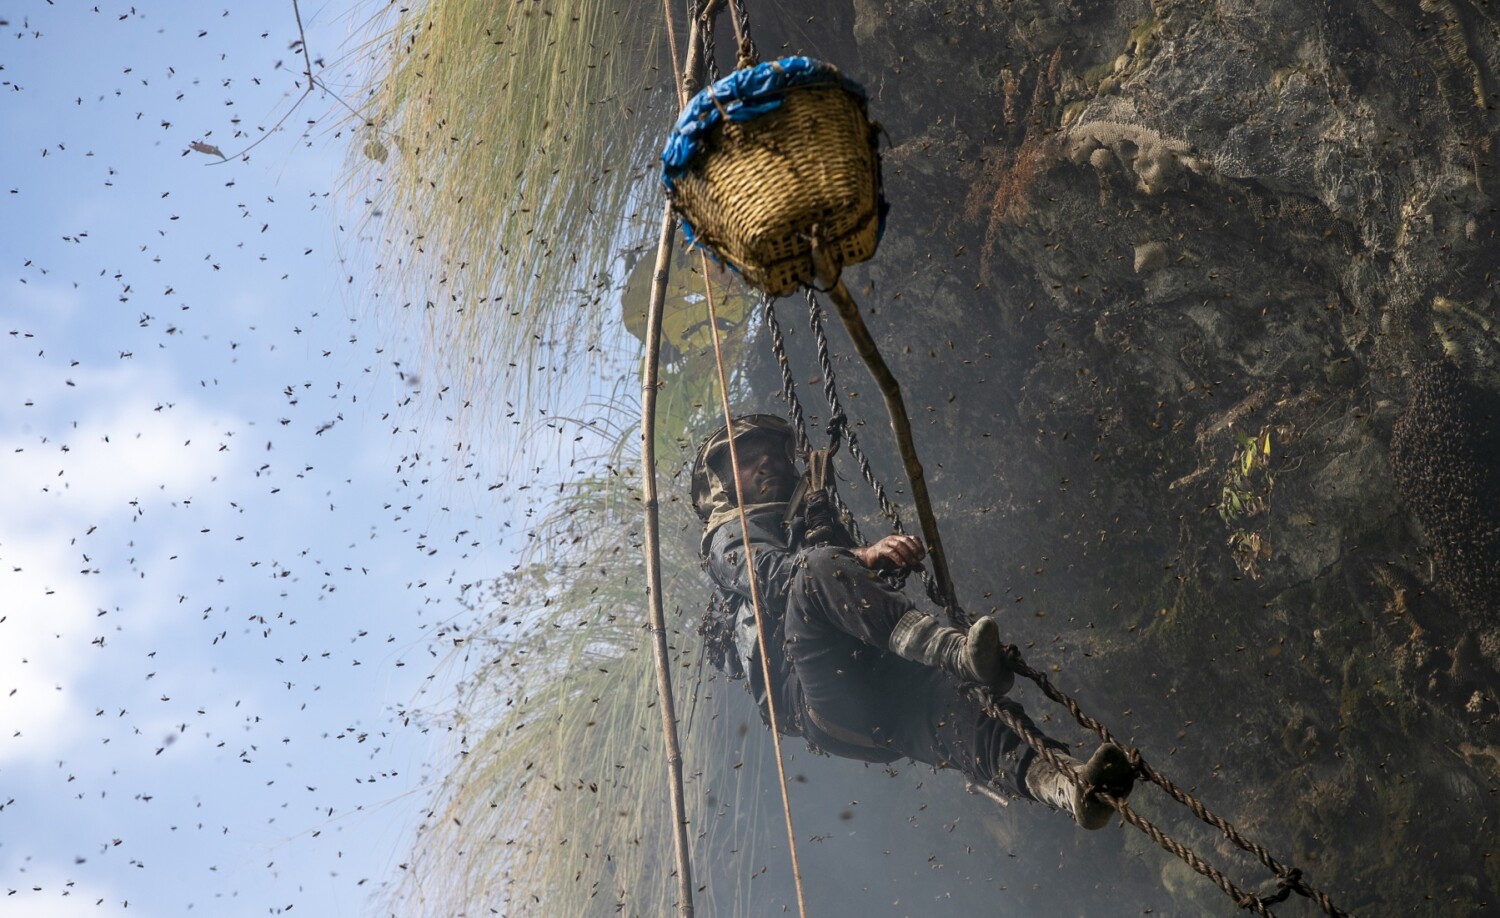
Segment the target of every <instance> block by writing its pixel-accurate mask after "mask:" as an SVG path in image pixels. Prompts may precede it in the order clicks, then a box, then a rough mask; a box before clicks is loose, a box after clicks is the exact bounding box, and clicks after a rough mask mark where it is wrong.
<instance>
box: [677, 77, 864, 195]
mask: <svg viewBox="0 0 1500 918" xmlns="http://www.w3.org/2000/svg"><path fill="white" fill-rule="evenodd" d="M807 86H839V87H842V88H843V89H845V90H846V91H848V92H850V93H852V94H853V95H854V96H855V97H857V98H858V99H859V102H860V104H861V105H863V104H865V102H866V96H865V90H864V87H863V86H860V85H859V84H858V83H856V82H854V81H853V80H851V79H849V78H848V77H846V76H844V75H843V74H842V73H840V72H839V69H838V68H837V67H835V66H833V65H832V64H829V63H825V62H823V61H819V60H814V59H813V58H810V57H783V58H781V59H780V60H775V61H767V62H765V63H762V64H756V65H755V66H753V67H746V68H745V69H743V70H736V71H735V72H733V73H731V74H730V75H729V76H726V77H724V78H722V79H720V80H718V81H717V82H715V83H714V84H713V85H712V86H708V87H705V88H704V89H703V90H702V91H700V92H699V93H698V94H697V95H696V96H694V97H693V99H692V101H691V102H689V103H688V104H687V108H684V109H683V110H682V114H681V115H678V116H677V124H676V125H674V126H673V128H672V133H671V135H670V136H669V137H667V147H666V149H665V150H663V151H662V154H661V182H662V184H663V185H665V186H666V188H667V191H668V192H670V191H671V190H672V180H673V179H675V178H676V177H677V176H679V175H681V174H682V173H683V172H685V171H687V168H688V165H689V164H690V163H691V162H692V160H693V157H694V156H696V155H697V153H698V148H699V146H700V145H701V143H702V141H703V139H704V138H706V137H707V136H708V132H709V130H711V129H712V128H713V126H714V125H716V124H718V123H719V122H720V121H721V120H723V119H724V118H725V117H728V118H729V120H730V121H734V122H741V121H753V120H754V119H756V118H759V117H760V116H761V115H764V114H766V113H767V112H771V111H775V110H776V109H777V108H779V107H780V106H781V99H782V96H783V95H785V94H786V91H787V90H788V89H792V88H797V87H807Z"/></svg>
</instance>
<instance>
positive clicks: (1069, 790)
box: [1026, 743, 1135, 829]
mask: <svg viewBox="0 0 1500 918" xmlns="http://www.w3.org/2000/svg"><path fill="white" fill-rule="evenodd" d="M1059 755H1061V757H1062V759H1063V761H1065V762H1067V763H1068V764H1070V765H1072V766H1073V767H1074V768H1076V769H1078V776H1079V777H1080V778H1082V779H1083V782H1084V783H1085V784H1088V785H1090V786H1092V787H1093V788H1095V789H1096V790H1101V791H1104V792H1105V793H1107V794H1109V795H1110V796H1111V797H1115V798H1117V799H1121V800H1123V799H1124V798H1126V797H1128V796H1130V789H1131V788H1132V787H1134V786H1135V769H1133V768H1131V767H1130V759H1128V758H1126V756H1125V750H1123V749H1121V748H1120V747H1119V746H1116V745H1115V744H1114V743H1104V744H1103V745H1101V746H1100V747H1099V748H1098V749H1096V750H1094V754H1093V755H1092V756H1091V757H1090V758H1089V760H1088V762H1087V763H1084V762H1080V761H1078V760H1077V759H1075V758H1073V757H1072V756H1070V755H1067V754H1065V753H1059ZM1026 790H1027V791H1028V792H1029V793H1030V794H1031V796H1033V797H1035V798H1036V799H1037V800H1040V801H1041V802H1043V803H1045V804H1048V805H1049V806H1054V807H1057V808H1058V809H1061V810H1066V811H1067V812H1068V814H1069V815H1070V816H1072V817H1073V821H1074V822H1077V823H1078V824H1079V825H1080V826H1082V827H1083V828H1085V829H1102V828H1104V827H1105V826H1107V825H1109V820H1110V817H1111V816H1113V815H1114V813H1115V810H1114V808H1113V807H1111V806H1110V805H1109V804H1107V803H1105V802H1104V801H1102V800H1100V799H1098V798H1097V797H1095V796H1093V795H1092V794H1090V795H1088V796H1085V795H1084V793H1083V789H1082V788H1080V787H1078V786H1077V785H1075V784H1074V783H1073V782H1072V781H1071V780H1070V779H1069V778H1068V776H1067V775H1065V774H1063V773H1062V772H1060V771H1058V770H1057V769H1056V768H1053V767H1052V766H1051V765H1049V764H1047V761H1046V760H1045V759H1043V758H1042V757H1041V756H1037V757H1036V758H1033V759H1032V760H1031V767H1030V768H1028V769H1027V770H1026Z"/></svg>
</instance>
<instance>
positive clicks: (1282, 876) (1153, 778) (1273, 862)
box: [1001, 644, 1349, 918]
mask: <svg viewBox="0 0 1500 918" xmlns="http://www.w3.org/2000/svg"><path fill="white" fill-rule="evenodd" d="M1005 655H1006V660H1005V666H1006V668H1008V669H1009V670H1010V671H1011V672H1014V673H1016V674H1018V675H1021V676H1025V677H1026V678H1027V679H1030V680H1031V681H1032V682H1034V683H1035V684H1036V686H1037V687H1038V688H1040V689H1041V690H1042V693H1043V694H1045V695H1046V696H1047V697H1048V698H1050V699H1052V700H1053V701H1054V702H1056V703H1057V704H1059V705H1062V706H1063V707H1064V708H1066V709H1067V711H1068V713H1069V714H1072V715H1073V719H1074V720H1076V721H1077V722H1078V724H1079V725H1080V726H1082V727H1083V728H1084V729H1087V730H1091V731H1093V733H1094V734H1095V735H1097V736H1098V737H1099V739H1100V740H1101V741H1103V742H1106V743H1114V744H1115V745H1117V746H1119V747H1120V748H1122V749H1124V750H1125V751H1126V754H1127V755H1129V757H1130V761H1131V765H1132V766H1133V767H1134V768H1135V771H1136V773H1137V774H1139V775H1140V776H1141V777H1143V778H1145V779H1146V780H1147V781H1150V782H1151V783H1152V784H1155V785H1156V786H1157V787H1160V788H1161V789H1162V790H1164V791H1166V792H1167V795H1168V796H1170V797H1171V798H1172V799H1173V800H1176V801H1177V802H1178V803H1181V804H1182V805H1183V806H1185V807H1187V808H1188V810H1189V811H1190V812H1192V814H1193V815H1194V816H1196V817H1198V819H1200V820H1201V821H1202V822H1204V823H1205V824H1207V825H1210V826H1213V827H1214V828H1215V829H1218V830H1219V832H1220V833H1221V834H1222V835H1223V836H1224V837H1225V838H1227V839H1229V841H1230V842H1231V843H1232V844H1233V845H1234V846H1235V847H1237V848H1239V849H1240V850H1242V851H1245V852H1248V853H1249V854H1251V855H1253V856H1254V857H1255V858H1256V860H1258V861H1260V863H1261V864H1262V865H1263V866H1264V867H1265V868H1266V869H1267V870H1269V871H1270V872H1271V874H1272V875H1273V876H1275V877H1276V880H1277V883H1278V885H1280V886H1281V887H1282V889H1283V891H1282V893H1281V894H1280V898H1276V899H1273V900H1268V901H1278V902H1279V901H1281V899H1285V898H1286V896H1287V894H1288V893H1290V892H1295V893H1297V894H1298V895H1301V896H1305V897H1307V898H1309V899H1311V900H1313V901H1314V902H1316V903H1317V904H1318V907H1319V908H1321V909H1322V910H1323V911H1324V912H1325V913H1326V914H1328V915H1330V916H1333V918H1348V915H1349V913H1348V912H1346V911H1344V910H1343V909H1340V908H1339V907H1338V906H1337V905H1335V904H1334V902H1333V899H1332V898H1330V897H1329V895H1328V894H1327V893H1325V892H1323V891H1322V890H1320V889H1318V888H1317V887H1315V886H1313V885H1312V884H1310V883H1307V882H1305V881H1304V880H1303V879H1302V871H1301V869H1300V868H1296V867H1287V866H1286V865H1285V864H1283V863H1281V862H1280V861H1279V860H1277V859H1276V858H1275V857H1274V856H1273V855H1272V854H1271V852H1270V851H1268V850H1267V849H1266V848H1265V846H1264V845H1260V844H1257V843H1255V842H1253V841H1250V840H1249V839H1247V838H1246V837H1245V836H1244V835H1242V834H1241V833H1240V831H1239V829H1238V828H1236V827H1235V825H1234V824H1233V823H1231V822H1229V820H1227V819H1225V818H1223V817H1222V816H1219V815H1218V814H1216V813H1214V812H1213V811H1212V810H1210V809H1209V808H1208V807H1206V806H1204V804H1203V801H1201V800H1199V799H1198V798H1197V797H1195V796H1193V795H1192V794H1190V793H1188V792H1187V791H1185V790H1183V789H1182V788H1181V787H1178V786H1177V784H1176V783H1175V782H1173V781H1172V780H1171V779H1170V778H1168V777H1167V776H1166V775H1163V774H1162V773H1161V772H1159V771H1157V770H1156V769H1155V768H1153V767H1151V765H1150V763H1148V762H1147V761H1146V759H1145V757H1144V756H1142V755H1141V753H1140V750H1138V749H1135V748H1133V747H1131V746H1127V745H1126V744H1124V743H1121V742H1120V741H1119V740H1117V739H1115V737H1114V736H1113V735H1112V734H1111V733H1110V731H1109V728H1108V727H1106V726H1105V725H1104V724H1102V723H1100V722H1099V721H1098V720H1095V719H1094V718H1092V717H1090V716H1089V715H1088V714H1086V713H1084V711H1083V708H1082V707H1080V706H1079V704H1078V701H1077V700H1076V699H1074V698H1073V697H1072V696H1070V695H1068V694H1067V693H1066V692H1063V691H1062V690H1061V689H1059V688H1057V687H1056V686H1055V685H1053V684H1052V680H1051V679H1048V678H1047V675H1046V673H1043V672H1041V671H1040V670H1037V669H1034V668H1033V667H1031V666H1030V665H1029V664H1027V662H1026V661H1025V660H1024V659H1023V658H1022V657H1021V651H1020V649H1019V648H1017V647H1016V646H1015V645H1014V644H1012V645H1009V646H1007V647H1006V649H1005ZM1001 719H1002V720H1005V722H1006V726H1011V724H1010V722H1009V720H1006V719H1005V718H1001ZM1012 729H1015V728H1014V727H1012ZM1016 733H1017V735H1021V736H1022V738H1023V739H1026V737H1025V736H1024V735H1023V734H1022V733H1021V731H1019V730H1017V731H1016ZM1027 744H1028V745H1032V744H1031V741H1030V740H1029V739H1028V740H1027ZM1032 748H1033V749H1035V748H1037V747H1036V746H1035V745H1032ZM1048 761H1051V759H1050V758H1049V759H1048ZM1101 799H1103V798H1102V797H1101ZM1111 805H1114V804H1111ZM1115 808H1116V809H1118V810H1120V813H1121V815H1123V816H1126V821H1127V822H1130V823H1131V824H1132V825H1136V827H1137V828H1140V829H1141V830H1142V831H1145V832H1146V834H1147V835H1150V836H1151V837H1152V838H1153V839H1154V840H1156V841H1157V842H1158V844H1161V845H1162V847H1164V848H1166V849H1167V850H1168V851H1171V852H1172V853H1173V854H1177V855H1178V857H1182V859H1183V860H1184V861H1187V862H1188V864H1189V866H1193V869H1194V870H1198V868H1197V866H1195V865H1193V862H1192V860H1190V859H1189V858H1187V857H1184V856H1183V855H1182V854H1181V853H1179V852H1178V851H1177V850H1175V849H1174V848H1172V847H1171V846H1169V845H1167V844H1165V843H1163V842H1162V840H1161V839H1159V838H1157V837H1156V834H1155V833H1157V832H1160V830H1158V829H1155V827H1151V828H1150V829H1148V828H1147V826H1149V823H1145V820H1144V819H1141V823H1145V825H1139V824H1137V823H1136V821H1135V820H1133V819H1131V818H1130V817H1129V816H1128V815H1127V814H1126V810H1127V809H1128V806H1126V805H1125V804H1124V803H1123V801H1122V802H1121V803H1120V805H1119V806H1116V807H1115ZM1164 837H1165V836H1164ZM1174 844H1175V843H1174ZM1189 853H1191V852H1189ZM1195 856H1196V855H1195ZM1198 872H1199V873H1203V871H1202V870H1198ZM1204 876H1209V874H1207V873H1204ZM1209 878H1210V879H1213V877H1211V876H1209ZM1215 882H1216V883H1217V882H1218V881H1217V880H1215ZM1221 888H1222V887H1221ZM1226 892H1227V890H1226Z"/></svg>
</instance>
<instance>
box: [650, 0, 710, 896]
mask: <svg viewBox="0 0 1500 918" xmlns="http://www.w3.org/2000/svg"><path fill="white" fill-rule="evenodd" d="M667 13H668V18H667V28H668V29H671V28H672V20H671V16H670V13H671V9H670V6H669V7H668V8H667ZM673 44H675V42H674V43H673ZM701 45H702V42H701V41H700V40H699V23H698V22H697V21H694V22H693V26H692V32H691V34H690V36H689V38H688V60H687V66H686V67H685V68H684V74H683V78H682V79H681V80H680V81H678V101H679V103H680V104H683V105H685V104H686V99H685V98H684V96H685V95H686V93H685V91H684V85H683V84H684V83H691V82H693V81H694V80H695V78H696V74H697V71H698V69H699V68H700V67H701V66H702V62H703V54H702V51H701V50H699V49H700V47H701ZM673 63H674V66H675V63H676V62H675V61H674V62H673ZM676 233H677V220H676V219H675V218H674V217H673V216H672V205H671V203H670V202H668V203H667V204H666V205H665V206H664V207H663V209H662V215H661V235H660V236H659V237H658V239H657V244H656V270H655V271H654V272H653V273H652V275H651V303H650V306H649V307H648V309H647V311H646V356H645V358H644V360H643V362H642V365H641V499H642V502H643V504H644V505H645V555H646V598H647V602H648V605H649V607H650V608H649V611H648V616H649V618H648V624H647V630H649V631H650V633H651V648H652V659H653V662H654V663H655V666H656V693H657V696H658V698H659V700H660V707H661V724H662V736H663V737H664V738H665V741H666V747H667V784H668V787H669V789H670V796H671V801H670V806H671V812H672V829H673V832H672V851H673V856H674V857H675V858H676V863H677V914H678V915H679V916H680V918H693V863H692V856H691V848H690V845H689V840H688V820H687V803H686V795H685V794H684V793H683V789H682V746H681V744H680V743H679V742H678V738H677V705H676V702H675V701H674V700H673V697H672V660H671V657H670V655H669V653H668V648H667V619H666V613H665V612H664V611H663V609H662V592H661V519H660V517H661V514H660V510H661V502H660V498H658V497H657V491H656V393H657V390H658V389H659V388H660V382H659V374H658V368H659V365H660V363H661V321H662V311H663V307H664V304H665V303H666V296H667V278H668V276H669V274H670V272H671V267H672V243H673V241H674V240H675V238H676Z"/></svg>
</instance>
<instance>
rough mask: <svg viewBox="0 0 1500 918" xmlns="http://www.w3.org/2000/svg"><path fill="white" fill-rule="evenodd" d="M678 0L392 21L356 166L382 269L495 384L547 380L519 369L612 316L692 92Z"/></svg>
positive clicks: (471, 1) (430, 1) (457, 10)
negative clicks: (681, 63)
mask: <svg viewBox="0 0 1500 918" xmlns="http://www.w3.org/2000/svg"><path fill="white" fill-rule="evenodd" d="M662 15H663V11H662V9H661V7H660V6H656V7H652V6H650V5H643V4H630V3H626V2H623V0H548V2H540V0H518V2H508V3H493V2H488V0H427V2H418V3H414V4H412V5H411V6H410V7H409V8H408V9H406V10H405V11H403V12H399V13H396V14H393V16H392V17H391V19H390V20H389V21H388V22H386V23H385V26H384V27H388V33H387V35H386V38H385V39H384V45H383V48H384V50H383V51H380V50H377V52H376V53H375V59H376V63H375V74H374V78H373V79H372V88H371V94H370V103H369V105H368V108H367V128H366V130H365V132H364V134H363V135H362V137H361V140H360V141H358V142H357V143H356V146H358V147H359V148H360V149H361V150H362V151H363V152H362V154H359V155H357V156H356V159H358V160H360V163H359V168H360V170H361V172H360V174H357V175H355V176H353V182H354V187H358V188H360V189H361V190H362V191H367V190H369V189H375V193H374V194H371V195H369V201H370V212H371V214H372V215H375V214H378V215H379V216H372V220H374V221H375V223H374V224H373V226H374V229H375V232H376V233H377V235H378V236H379V237H380V238H381V240H382V243H383V246H384V252H385V254H384V258H383V260H382V262H381V264H382V267H381V269H380V271H381V272H382V275H383V276H381V277H377V278H376V279H375V280H374V283H375V284H376V285H377V286H379V287H380V288H381V294H382V296H384V297H385V298H386V299H388V300H389V299H391V298H398V299H397V302H402V301H403V300H404V301H405V302H406V310H407V311H408V312H415V313H418V314H420V317H421V319H420V321H421V322H422V323H423V324H424V326H425V329H424V334H423V335H422V337H423V338H424V339H425V340H427V341H429V342H430V343H431V344H432V345H433V346H434V348H435V350H436V352H437V353H436V354H435V355H434V357H435V359H436V361H437V362H438V364H439V365H440V366H445V367H447V368H449V369H451V370H454V371H456V372H457V373H458V374H460V375H461V376H462V377H463V378H464V381H465V382H468V383H477V386H476V387H475V388H477V389H478V390H479V391H480V392H481V393H482V392H484V391H486V390H490V391H493V387H495V386H497V385H499V386H501V387H504V388H505V389H506V390H507V391H509V392H510V394H512V395H514V396H515V397H516V398H526V399H529V398H531V397H532V394H533V393H531V392H530V391H528V390H529V387H528V386H527V385H526V384H525V380H526V379H527V376H526V375H525V374H524V372H521V373H517V370H521V371H524V370H527V369H530V368H531V367H532V366H534V364H535V361H536V354H537V353H538V346H539V345H543V346H547V347H554V348H555V347H557V346H559V345H560V346H561V347H562V349H563V350H564V351H565V352H567V353H568V354H569V355H571V356H577V355H580V354H587V353H589V352H590V351H591V349H592V348H595V347H597V346H598V345H599V344H600V341H601V337H602V332H603V329H604V328H605V327H606V324H607V323H608V322H609V321H610V320H611V319H613V316H612V315H610V314H609V313H610V307H611V305H612V302H613V296H612V295H610V290H611V287H612V282H611V279H610V273H611V271H612V270H618V268H619V265H618V263H617V261H616V256H617V254H618V253H619V252H621V251H622V250H627V249H630V248H631V247H633V246H636V245H639V244H640V243H642V242H643V241H644V240H646V239H647V238H648V237H649V236H650V235H651V230H652V228H654V227H655V225H656V222H657V218H658V214H659V210H658V208H659V206H660V204H659V200H660V198H659V194H658V192H657V190H656V188H655V179H654V173H655V168H654V167H655V156H656V153H657V152H658V149H657V148H658V147H659V145H660V134H661V131H662V129H663V125H666V124H670V119H671V117H672V113H673V112H674V111H675V108H676V97H675V87H674V85H673V81H672V75H671V73H672V71H671V69H670V63H669V62H668V61H667V60H666V57H667V55H666V53H665V51H664V49H663V46H664V45H665V44H666V43H665V42H664V41H661V40H660V39H661V36H662V35H663V34H664V29H663V21H662ZM388 311H389V310H388ZM549 359H558V358H557V357H556V356H555V354H554V355H553V356H551V357H549ZM507 379H509V380H511V381H513V382H517V383H519V385H516V386H513V387H511V386H506V385H505V383H506V381H507Z"/></svg>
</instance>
